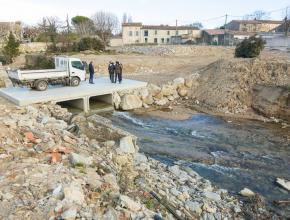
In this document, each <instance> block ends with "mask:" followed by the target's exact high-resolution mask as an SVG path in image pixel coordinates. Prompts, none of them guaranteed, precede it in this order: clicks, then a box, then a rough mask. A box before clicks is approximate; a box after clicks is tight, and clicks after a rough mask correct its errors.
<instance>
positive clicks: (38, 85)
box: [35, 80, 48, 91]
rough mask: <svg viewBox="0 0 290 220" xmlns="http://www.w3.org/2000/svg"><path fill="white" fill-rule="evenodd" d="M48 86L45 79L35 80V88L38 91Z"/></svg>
mask: <svg viewBox="0 0 290 220" xmlns="http://www.w3.org/2000/svg"><path fill="white" fill-rule="evenodd" d="M47 87H48V83H47V82H46V81H45V80H38V81H36V82H35V88H36V89H37V90H38V91H44V90H46V89H47Z"/></svg>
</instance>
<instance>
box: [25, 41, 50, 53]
mask: <svg viewBox="0 0 290 220" xmlns="http://www.w3.org/2000/svg"><path fill="white" fill-rule="evenodd" d="M47 46H48V44H47V43H44V42H33V43H25V44H21V45H20V52H21V53H39V52H45V51H46V49H47Z"/></svg>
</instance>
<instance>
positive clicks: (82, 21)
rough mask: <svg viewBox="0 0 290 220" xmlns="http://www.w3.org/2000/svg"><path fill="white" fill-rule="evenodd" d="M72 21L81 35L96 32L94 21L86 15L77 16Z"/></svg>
mask: <svg viewBox="0 0 290 220" xmlns="http://www.w3.org/2000/svg"><path fill="white" fill-rule="evenodd" d="M71 22H72V24H73V26H74V28H75V30H76V32H77V33H78V34H80V35H90V34H92V33H93V32H94V23H93V21H92V20H91V19H90V18H88V17H86V16H79V15H78V16H75V17H73V18H72V19H71Z"/></svg>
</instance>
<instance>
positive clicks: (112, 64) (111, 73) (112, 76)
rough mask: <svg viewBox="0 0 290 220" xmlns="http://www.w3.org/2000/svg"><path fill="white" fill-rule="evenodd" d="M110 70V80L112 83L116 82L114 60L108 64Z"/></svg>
mask: <svg viewBox="0 0 290 220" xmlns="http://www.w3.org/2000/svg"><path fill="white" fill-rule="evenodd" d="M108 71H109V76H110V80H111V83H114V82H115V76H114V74H115V65H114V63H113V62H112V61H110V63H109V66H108Z"/></svg>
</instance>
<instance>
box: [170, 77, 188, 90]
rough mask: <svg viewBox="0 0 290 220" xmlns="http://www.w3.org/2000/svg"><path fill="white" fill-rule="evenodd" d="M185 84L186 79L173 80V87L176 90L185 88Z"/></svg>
mask: <svg viewBox="0 0 290 220" xmlns="http://www.w3.org/2000/svg"><path fill="white" fill-rule="evenodd" d="M184 83H185V79H184V78H182V77H179V78H176V79H174V80H173V86H174V87H175V88H179V87H181V86H184Z"/></svg>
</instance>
